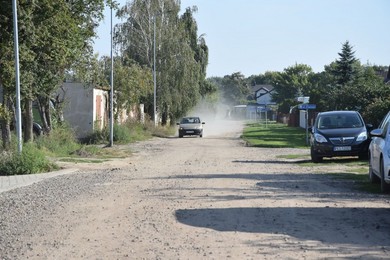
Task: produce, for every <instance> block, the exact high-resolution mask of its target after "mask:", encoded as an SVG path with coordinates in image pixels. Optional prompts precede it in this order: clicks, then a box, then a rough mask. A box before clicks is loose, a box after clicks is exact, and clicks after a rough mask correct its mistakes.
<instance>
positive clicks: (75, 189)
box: [0, 171, 115, 259]
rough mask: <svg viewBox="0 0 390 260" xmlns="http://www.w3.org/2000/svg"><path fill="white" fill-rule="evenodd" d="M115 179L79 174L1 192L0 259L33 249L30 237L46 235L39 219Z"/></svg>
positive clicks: (109, 174)
mask: <svg viewBox="0 0 390 260" xmlns="http://www.w3.org/2000/svg"><path fill="white" fill-rule="evenodd" d="M114 176H115V174H114V173H113V172H110V171H109V172H107V171H95V172H79V173H75V174H70V175H63V176H57V177H53V178H50V179H46V180H44V181H41V182H39V183H36V184H33V185H30V186H27V187H23V188H18V189H14V190H11V191H8V192H3V193H0V205H1V206H0V209H1V214H0V234H1V236H0V259H17V258H19V257H20V256H21V255H23V252H25V251H26V250H29V249H31V248H32V247H33V246H34V241H31V237H33V235H39V236H45V230H43V229H41V226H40V223H41V220H43V219H47V218H50V216H52V215H54V213H55V211H58V210H61V208H63V207H65V205H66V204H68V203H69V202H71V201H72V199H73V198H75V197H77V196H82V195H88V194H91V193H92V192H93V190H94V189H95V187H96V186H97V185H99V184H101V183H105V182H108V181H110V180H112V179H113V178H114Z"/></svg>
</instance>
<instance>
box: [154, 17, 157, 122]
mask: <svg viewBox="0 0 390 260" xmlns="http://www.w3.org/2000/svg"><path fill="white" fill-rule="evenodd" d="M153 87H154V95H153V119H154V127H157V108H156V106H157V105H156V103H157V102H156V100H157V98H156V95H157V85H156V15H154V16H153Z"/></svg>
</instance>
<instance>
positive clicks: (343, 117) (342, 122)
mask: <svg viewBox="0 0 390 260" xmlns="http://www.w3.org/2000/svg"><path fill="white" fill-rule="evenodd" d="M362 126H363V122H362V121H361V120H360V118H359V116H358V115H356V114H355V115H354V114H335V115H323V116H320V117H319V118H318V122H317V127H318V128H319V129H334V128H360V127H362Z"/></svg>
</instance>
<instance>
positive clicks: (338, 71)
mask: <svg viewBox="0 0 390 260" xmlns="http://www.w3.org/2000/svg"><path fill="white" fill-rule="evenodd" d="M338 54H339V56H340V58H339V59H338V60H336V66H335V69H334V70H333V74H334V76H335V78H336V80H337V83H338V84H340V85H342V86H344V85H346V84H348V83H350V82H351V81H352V80H354V79H355V78H356V77H357V75H358V70H357V66H356V65H357V63H358V62H359V60H357V59H356V58H355V51H353V50H352V46H351V45H350V44H349V41H346V42H345V43H344V44H343V46H342V49H341V53H338Z"/></svg>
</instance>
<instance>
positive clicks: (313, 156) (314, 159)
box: [310, 147, 322, 163]
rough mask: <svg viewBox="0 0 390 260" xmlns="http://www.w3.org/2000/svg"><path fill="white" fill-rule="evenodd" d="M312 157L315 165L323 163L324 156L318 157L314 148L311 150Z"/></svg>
mask: <svg viewBox="0 0 390 260" xmlns="http://www.w3.org/2000/svg"><path fill="white" fill-rule="evenodd" d="M310 156H311V161H312V162H313V163H320V162H322V156H318V154H317V153H316V152H315V151H314V149H313V147H311V149H310Z"/></svg>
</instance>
